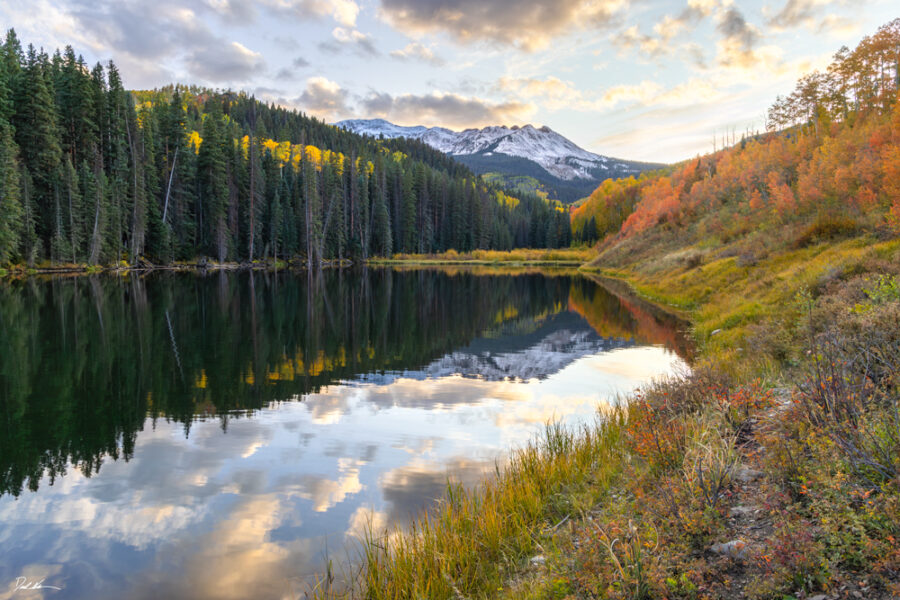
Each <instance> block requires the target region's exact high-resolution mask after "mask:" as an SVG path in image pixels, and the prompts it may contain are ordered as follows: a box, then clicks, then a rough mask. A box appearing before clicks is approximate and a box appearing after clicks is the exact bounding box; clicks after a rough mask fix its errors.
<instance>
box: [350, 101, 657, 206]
mask: <svg viewBox="0 0 900 600" xmlns="http://www.w3.org/2000/svg"><path fill="white" fill-rule="evenodd" d="M336 125H337V126H338V127H341V128H343V129H345V130H347V131H352V132H354V133H358V134H361V135H367V136H371V137H375V138H378V137H381V136H383V137H385V138H388V139H390V138H397V137H405V138H410V139H415V140H420V141H422V142H424V143H426V144H428V145H429V146H431V147H433V148H435V149H437V150H440V151H442V152H445V153H446V154H449V155H451V156H453V157H454V158H456V159H457V160H458V161H460V162H462V163H463V164H465V165H466V166H468V167H469V168H470V169H472V170H473V171H475V172H476V173H478V174H485V173H498V174H500V175H503V176H507V177H515V176H521V175H528V176H531V177H534V178H535V179H537V180H538V181H539V182H541V183H542V184H544V185H545V186H546V187H547V189H548V190H549V191H550V195H551V197H554V198H557V199H559V200H563V201H567V202H572V201H575V200H577V199H579V198H582V197H584V196H586V195H588V194H589V193H590V192H591V191H592V190H593V189H594V188H595V187H597V184H598V183H599V182H601V181H603V180H605V179H609V178H617V177H627V176H628V175H636V174H638V173H640V172H641V171H646V170H648V169H653V168H657V167H659V165H656V164H647V163H638V162H633V161H624V160H619V159H615V158H610V157H607V156H601V155H599V154H594V153H593V152H588V151H587V150H584V149H583V148H580V147H579V146H578V145H576V144H575V143H574V142H572V141H571V140H569V139H567V138H565V137H563V136H562V135H560V134H558V133H556V132H555V131H553V130H552V129H550V128H549V127H546V126H545V127H540V128H536V127H533V126H532V125H525V126H524V127H517V126H514V127H506V126H505V125H503V126H491V127H485V128H483V129H466V130H464V131H452V130H450V129H446V128H443V127H430V128H429V127H424V126H421V125H419V126H415V127H402V126H399V125H395V124H393V123H390V122H388V121H385V120H384V119H356V120H347V121H340V122H339V123H337V124H336Z"/></svg>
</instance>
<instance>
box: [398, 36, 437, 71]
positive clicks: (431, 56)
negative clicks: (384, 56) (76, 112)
mask: <svg viewBox="0 0 900 600" xmlns="http://www.w3.org/2000/svg"><path fill="white" fill-rule="evenodd" d="M391 56H392V57H393V58H396V59H398V60H421V61H422V62H427V63H430V64H432V65H434V66H436V67H439V66H441V65H443V64H444V59H442V58H441V57H439V56H437V55H436V54H435V53H434V52H433V51H432V50H431V48H429V47H428V46H423V45H422V44H420V43H419V42H410V43H409V44H407V45H406V47H405V48H402V49H400V50H394V51H393V52H391Z"/></svg>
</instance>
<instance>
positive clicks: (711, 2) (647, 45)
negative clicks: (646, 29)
mask: <svg viewBox="0 0 900 600" xmlns="http://www.w3.org/2000/svg"><path fill="white" fill-rule="evenodd" d="M718 2H719V0H688V5H687V7H685V8H684V10H682V11H681V12H680V13H679V14H678V15H677V16H674V17H673V16H672V15H665V16H663V18H662V19H661V20H660V21H659V22H657V23H656V24H655V25H654V26H653V33H654V34H655V36H651V35H648V34H646V33H642V32H641V31H640V30H639V29H638V26H637V25H632V26H631V27H628V28H627V29H625V30H623V31H620V32H619V33H617V34H616V35H614V36H613V37H612V39H611V41H612V43H613V44H614V45H616V46H619V47H620V48H622V49H624V50H631V49H637V50H639V51H640V52H642V53H643V54H645V55H647V56H649V57H651V58H656V57H658V56H661V55H664V54H670V53H671V52H672V51H674V50H675V48H676V47H675V46H673V45H671V44H670V42H671V40H672V39H673V38H675V37H676V36H678V34H680V33H681V32H683V31H688V30H691V29H693V27H694V26H695V25H696V24H697V23H699V22H700V21H702V20H703V19H705V18H706V17H708V16H709V15H711V14H712V13H713V11H714V10H715V8H716V6H717V5H718ZM694 46H696V44H693V43H689V44H687V45H685V46H682V47H681V48H682V49H683V50H688V53H689V54H690V53H691V52H690V48H692V47H694ZM695 62H697V61H695Z"/></svg>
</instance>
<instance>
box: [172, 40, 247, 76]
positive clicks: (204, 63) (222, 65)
mask: <svg viewBox="0 0 900 600" xmlns="http://www.w3.org/2000/svg"><path fill="white" fill-rule="evenodd" d="M185 64H186V65H187V68H188V70H189V71H190V73H191V74H192V75H194V76H196V77H199V78H201V79H205V80H206V81H209V82H216V83H217V82H226V81H246V80H248V79H251V78H252V76H253V74H254V73H256V72H257V71H259V70H261V69H263V68H265V61H264V60H263V57H262V55H261V54H260V53H258V52H254V51H252V50H250V49H248V48H246V47H245V46H243V45H242V44H239V43H238V42H231V43H230V44H225V45H224V46H205V47H202V48H198V49H197V50H195V51H194V52H192V53H191V54H190V56H188V57H187V59H186V60H185Z"/></svg>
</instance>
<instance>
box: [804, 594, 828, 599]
mask: <svg viewBox="0 0 900 600" xmlns="http://www.w3.org/2000/svg"><path fill="white" fill-rule="evenodd" d="M806 600H828V596H826V595H825V594H816V595H815V596H810V597H809V598H807V599H806Z"/></svg>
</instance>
